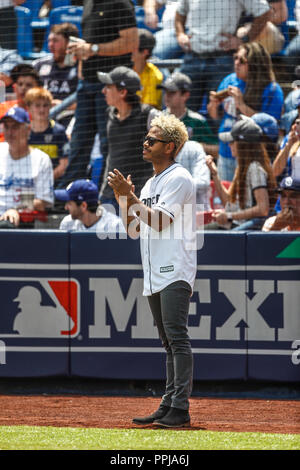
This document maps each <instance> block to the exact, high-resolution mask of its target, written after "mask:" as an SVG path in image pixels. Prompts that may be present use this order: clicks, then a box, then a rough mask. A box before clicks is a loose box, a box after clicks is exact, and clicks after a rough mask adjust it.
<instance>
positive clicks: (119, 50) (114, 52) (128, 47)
mask: <svg viewBox="0 0 300 470" xmlns="http://www.w3.org/2000/svg"><path fill="white" fill-rule="evenodd" d="M138 44H139V41H138V30H137V28H130V30H123V31H121V32H120V37H119V38H117V39H115V40H114V41H110V42H105V43H101V44H99V46H100V47H99V52H98V55H99V56H119V55H124V54H129V53H131V52H132V51H134V50H135V49H137V48H138Z"/></svg>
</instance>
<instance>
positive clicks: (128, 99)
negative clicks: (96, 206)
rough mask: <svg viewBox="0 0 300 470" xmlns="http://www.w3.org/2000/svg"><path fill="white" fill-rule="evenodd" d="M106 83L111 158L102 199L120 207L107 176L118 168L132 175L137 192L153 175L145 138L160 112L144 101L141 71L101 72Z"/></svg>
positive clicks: (119, 68) (118, 70) (102, 189)
mask: <svg viewBox="0 0 300 470" xmlns="http://www.w3.org/2000/svg"><path fill="white" fill-rule="evenodd" d="M98 77H99V80H100V82H101V83H102V84H103V85H104V88H103V94H104V96H105V100H106V103H107V105H108V106H109V109H108V121H107V136H108V157H107V160H106V167H105V176H104V181H103V184H102V187H101V190H100V198H101V202H102V203H103V204H104V203H106V204H112V205H114V206H115V207H116V208H117V209H118V204H117V202H116V200H115V198H114V193H113V190H112V188H111V187H110V186H109V185H108V180H107V177H106V175H108V174H109V172H110V171H113V170H114V168H118V169H119V170H120V171H121V172H122V173H123V174H125V175H128V174H129V173H130V174H131V176H132V180H133V183H134V185H135V192H136V194H139V193H140V190H141V189H142V187H143V186H144V184H145V182H146V181H147V179H148V178H149V177H150V176H151V175H152V171H153V169H152V165H151V164H150V163H148V162H146V161H144V160H143V159H142V148H143V140H144V137H145V135H146V134H147V131H148V128H149V124H150V122H151V119H152V117H154V116H155V115H156V114H158V113H159V111H158V110H156V109H155V108H152V107H151V106H150V105H147V104H143V103H141V102H140V98H139V97H138V96H137V91H138V90H139V89H140V87H141V82H140V78H139V76H138V74H137V73H136V72H135V71H134V70H132V69H130V68H128V67H116V68H115V69H114V70H113V71H112V72H110V73H103V72H99V73H98Z"/></svg>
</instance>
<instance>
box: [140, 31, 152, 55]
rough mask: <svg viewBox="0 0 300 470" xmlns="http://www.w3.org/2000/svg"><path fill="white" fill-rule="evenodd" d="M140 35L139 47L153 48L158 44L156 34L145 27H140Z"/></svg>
mask: <svg viewBox="0 0 300 470" xmlns="http://www.w3.org/2000/svg"><path fill="white" fill-rule="evenodd" d="M138 35H139V49H150V50H152V49H153V48H154V46H155V44H156V39H155V37H154V35H153V34H152V33H151V31H149V30H148V29H145V28H139V29H138Z"/></svg>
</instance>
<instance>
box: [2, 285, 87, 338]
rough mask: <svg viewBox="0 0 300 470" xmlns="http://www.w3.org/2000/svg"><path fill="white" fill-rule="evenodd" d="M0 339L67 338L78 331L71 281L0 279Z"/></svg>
mask: <svg viewBox="0 0 300 470" xmlns="http://www.w3.org/2000/svg"><path fill="white" fill-rule="evenodd" d="M0 289H1V298H2V302H1V303H2V307H1V316H0V337H2V338H4V337H5V338H7V337H22V338H67V337H75V336H77V334H78V333H79V331H80V324H79V323H80V322H79V318H80V312H79V309H80V287H79V284H78V282H77V281H76V280H75V279H41V278H24V277H23V278H16V277H14V278H9V277H6V278H4V277H1V278H0Z"/></svg>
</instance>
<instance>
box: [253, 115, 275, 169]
mask: <svg viewBox="0 0 300 470" xmlns="http://www.w3.org/2000/svg"><path fill="white" fill-rule="evenodd" d="M251 118H252V119H253V121H254V122H255V123H256V124H258V125H259V127H260V128H261V129H262V131H263V135H262V138H261V142H263V143H264V144H265V147H266V150H267V154H268V155H269V158H270V160H271V163H272V162H273V161H274V159H275V157H276V156H277V154H278V151H279V144H278V139H279V126H278V122H277V120H276V119H275V118H274V117H273V116H271V115H270V114H267V113H255V114H252V116H251Z"/></svg>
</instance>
